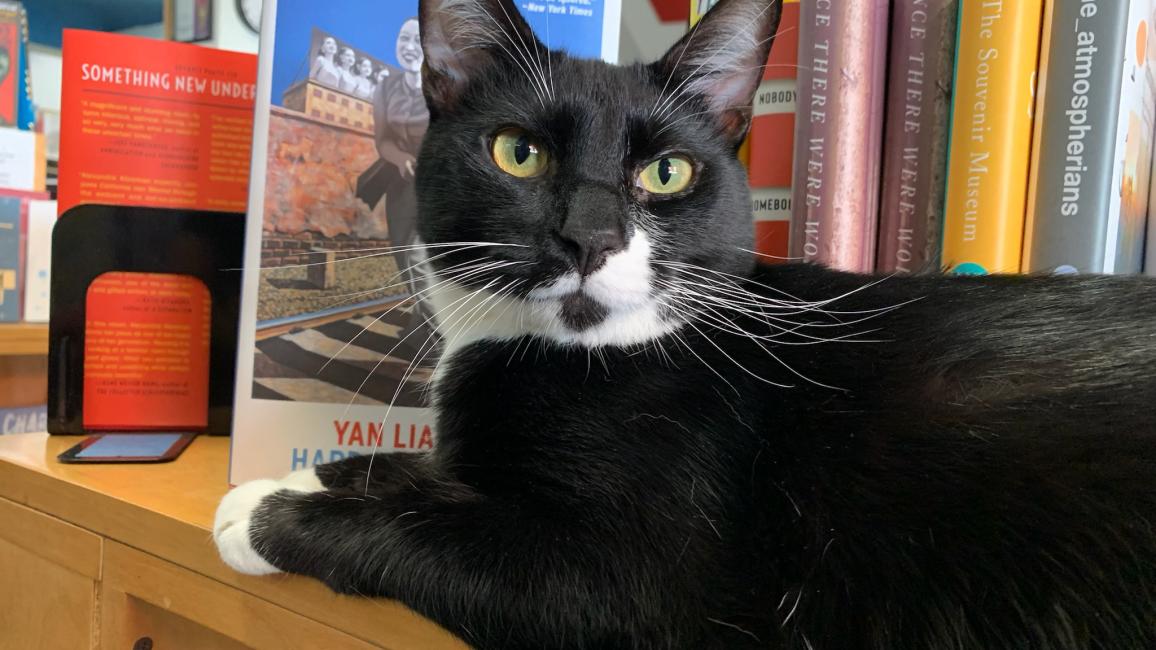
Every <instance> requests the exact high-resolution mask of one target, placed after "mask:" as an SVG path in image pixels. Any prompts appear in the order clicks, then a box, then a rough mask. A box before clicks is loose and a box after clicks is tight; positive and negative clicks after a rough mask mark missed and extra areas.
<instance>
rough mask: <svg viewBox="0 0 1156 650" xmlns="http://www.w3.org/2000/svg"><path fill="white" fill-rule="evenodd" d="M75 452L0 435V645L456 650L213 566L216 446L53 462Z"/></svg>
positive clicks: (401, 621)
mask: <svg viewBox="0 0 1156 650" xmlns="http://www.w3.org/2000/svg"><path fill="white" fill-rule="evenodd" d="M75 443H76V439H75V438H53V437H49V436H47V435H42V434H36V435H21V436H0V648H5V649H6V648H20V649H21V650H25V649H28V650H39V649H41V648H43V649H45V650H70V649H72V648H76V649H78V650H79V649H87V650H98V649H99V650H147V649H149V648H153V649H156V650H201V649H204V650H233V649H234V648H238V649H239V648H270V649H274V650H282V649H286V650H289V649H294V648H301V649H318V650H331V649H332V650H342V649H344V648H350V649H362V648H365V649H368V648H388V649H390V650H411V649H413V650H451V649H452V650H465V648H466V646H465V645H464V644H462V643H461V642H460V641H458V640H457V639H456V638H454V637H453V636H451V635H450V634H449V633H447V632H445V631H444V630H441V629H440V628H438V627H437V626H436V625H434V624H433V623H431V622H429V621H427V620H426V619H424V618H422V617H420V616H418V615H417V614H415V613H413V612H412V611H410V610H408V609H406V608H405V607H404V606H402V605H400V604H399V603H396V602H392V601H382V600H370V599H364V598H353V597H348V596H338V595H336V594H333V593H332V592H330V591H329V590H328V589H326V588H325V587H323V586H322V585H320V584H319V583H317V582H315V581H312V580H308V579H305V578H300V577H297V576H271V577H265V578H255V577H251V576H242V575H238V574H236V573H234V572H233V571H231V570H230V569H229V568H228V567H226V566H225V565H224V564H222V563H221V562H220V560H219V559H218V558H217V556H216V550H215V549H214V547H213V544H212V539H211V536H210V532H209V527H210V522H211V521H212V514H213V511H214V509H215V507H216V503H217V501H218V500H219V499H220V497H221V496H222V495H223V494H224V493H225V491H226V489H227V486H226V484H225V475H226V474H225V463H226V459H227V450H228V440H227V439H223V438H204V437H203V438H199V439H198V440H196V441H195V442H194V443H193V444H192V445H191V446H190V447H189V449H187V450H186V451H185V453H184V455H182V457H181V458H179V459H178V460H177V461H175V462H173V463H165V464H159V465H136V466H133V465H61V464H59V463H57V462H56V461H55V457H56V454H58V453H60V452H61V451H63V450H64V449H66V448H67V447H69V446H71V445H72V444H75Z"/></svg>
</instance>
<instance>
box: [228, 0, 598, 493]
mask: <svg viewBox="0 0 1156 650" xmlns="http://www.w3.org/2000/svg"><path fill="white" fill-rule="evenodd" d="M519 6H520V7H521V8H522V12H523V15H525V16H526V18H527V20H528V22H529V23H530V24H531V26H532V27H533V28H534V29H535V31H536V32H537V34H538V36H539V38H540V40H541V41H542V42H543V43H544V44H547V45H550V46H553V47H555V48H562V49H566V50H567V51H569V52H570V53H572V54H574V55H576V56H582V57H587V58H598V57H603V58H607V59H611V60H612V59H613V58H615V57H616V56H617V52H618V35H619V25H618V21H619V20H620V14H621V5H620V3H619V1H618V0H591V1H589V2H583V3H574V2H567V1H566V0H542V1H541V2H533V3H529V2H527V3H519ZM416 14H417V0H405V1H397V2H381V1H380V0H347V2H346V3H344V4H343V11H341V12H335V11H333V10H332V9H331V8H329V7H327V6H324V5H319V4H317V3H316V2H315V1H314V0H276V1H275V0H265V4H264V18H263V24H262V30H261V50H260V51H261V54H260V60H259V65H258V77H257V110H256V121H255V125H254V141H253V162H252V182H251V184H250V194H249V211H248V222H247V230H246V241H245V271H244V282H243V290H242V304H241V329H240V341H239V347H238V358H237V384H236V386H237V388H236V402H235V409H234V419H233V438H232V456H231V463H230V481H231V482H232V483H234V484H235V483H240V482H243V481H247V480H251V479H255V478H267V477H275V476H280V475H284V474H285V473H287V472H290V471H292V470H296V469H301V468H304V467H310V466H313V465H316V464H319V463H325V462H331V461H335V460H339V459H342V458H346V457H348V456H350V455H357V454H366V453H372V452H375V451H376V452H379V453H385V452H417V451H424V450H428V449H431V448H432V447H433V445H434V444H436V440H437V432H436V430H435V426H434V422H433V418H432V414H431V412H430V411H429V409H428V408H427V401H426V397H427V396H426V390H425V389H426V383H427V380H428V379H429V378H430V374H431V369H432V367H433V365H434V363H436V354H426V353H425V352H424V351H423V350H428V349H429V348H430V345H429V344H432V343H433V342H436V334H435V333H434V332H433V331H432V328H431V326H430V321H431V319H430V317H429V314H428V313H427V311H426V310H425V309H424V308H423V306H422V304H421V303H420V300H418V299H417V298H418V297H419V292H420V284H419V283H420V279H419V278H417V277H415V272H414V270H413V269H414V266H415V256H414V253H413V248H412V247H413V244H414V242H415V230H416V216H417V215H416V199H415V196H414V188H413V177H414V169H415V167H414V165H415V160H416V156H417V153H418V148H419V146H420V144H421V139H422V137H423V135H424V134H425V130H426V126H427V124H428V119H429V114H428V111H427V109H426V106H425V100H424V98H423V96H422V91H421V74H420V73H421V66H422V58H423V57H422V51H421V47H420V45H421V42H420V37H421V34H420V26H419V24H418V21H417V20H416V19H415V18H414V16H416ZM383 35H384V36H383Z"/></svg>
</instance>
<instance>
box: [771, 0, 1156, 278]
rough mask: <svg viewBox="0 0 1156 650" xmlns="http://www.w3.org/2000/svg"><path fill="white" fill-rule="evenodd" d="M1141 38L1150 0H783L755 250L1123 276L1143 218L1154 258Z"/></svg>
mask: <svg viewBox="0 0 1156 650" xmlns="http://www.w3.org/2000/svg"><path fill="white" fill-rule="evenodd" d="M1154 34H1156V0H1119V1H1117V0H1112V1H1111V2H1109V1H1108V0H1054V1H1051V2H1046V3H1045V2H1044V1H1043V0H1023V1H1022V2H1014V3H1012V2H999V1H994V2H993V1H984V0H892V1H888V0H864V1H862V2H847V3H827V2H821V1H818V0H800V1H796V2H789V1H788V2H785V3H784V5H783V20H782V24H781V26H780V29H779V34H778V37H777V39H776V42H775V46H774V52H773V53H772V55H771V60H770V61H769V62H768V66H767V70H766V74H765V76H764V81H763V85H762V86H761V88H760V90H759V93H758V96H757V97H756V100H755V104H754V113H755V118H754V122H753V124H752V132H751V137H750V151H749V169H750V179H751V187H752V201H753V212H754V218H755V223H756V234H757V240H758V251H759V252H760V253H763V254H764V255H767V256H771V257H774V258H790V259H802V260H806V261H815V262H820V263H824V264H827V265H830V266H833V267H836V268H840V269H845V270H849V271H857V272H870V271H878V272H885V273H891V272H900V273H904V272H919V271H924V270H931V269H937V268H945V269H948V270H951V271H953V272H957V273H1014V272H1032V273H1038V272H1045V273H1046V272H1060V273H1134V272H1139V271H1141V270H1142V267H1143V263H1144V249H1145V231H1146V230H1147V238H1148V246H1147V248H1148V249H1149V250H1150V251H1152V252H1151V253H1150V254H1149V255H1148V260H1147V266H1148V268H1147V270H1148V272H1149V273H1156V241H1154V240H1156V226H1149V225H1148V223H1147V222H1148V221H1149V220H1156V192H1150V187H1151V185H1152V184H1151V183H1150V175H1151V170H1152V155H1153V152H1152V142H1153V136H1154V129H1156V69H1154V68H1153V65H1154V63H1156V48H1149V42H1150V39H1151V38H1152V36H1153V35H1154ZM788 144H789V147H788V146H787V145H788ZM784 151H793V156H786V155H784V154H783V152H784ZM1150 204H1152V208H1151V209H1150ZM788 233H789V234H788Z"/></svg>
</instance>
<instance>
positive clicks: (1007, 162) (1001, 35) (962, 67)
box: [943, 0, 1043, 274]
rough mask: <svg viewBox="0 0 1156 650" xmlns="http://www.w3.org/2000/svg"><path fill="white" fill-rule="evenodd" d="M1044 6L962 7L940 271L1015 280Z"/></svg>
mask: <svg viewBox="0 0 1156 650" xmlns="http://www.w3.org/2000/svg"><path fill="white" fill-rule="evenodd" d="M1042 13H1043V2H1042V0H1016V2H1010V1H1004V0H964V2H963V3H962V4H961V5H960V15H959V45H958V48H957V56H956V75H955V83H954V88H955V96H954V99H953V109H952V131H951V153H950V156H949V160H948V172H947V200H946V203H945V210H944V233H943V264H944V265H945V266H946V267H947V268H948V269H950V270H952V271H954V272H957V273H969V274H983V273H1016V272H1018V271H1019V270H1020V260H1021V253H1022V247H1023V235H1024V210H1025V206H1026V200H1027V185H1028V164H1029V160H1030V157H1031V140H1032V107H1033V85H1034V79H1035V74H1036V64H1037V61H1038V55H1039V42H1040V20H1041V17H1042Z"/></svg>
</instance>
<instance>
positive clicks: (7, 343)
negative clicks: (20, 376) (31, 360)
mask: <svg viewBox="0 0 1156 650" xmlns="http://www.w3.org/2000/svg"><path fill="white" fill-rule="evenodd" d="M47 354H48V324H47V323H3V324H0V357H25V356H46V355H47Z"/></svg>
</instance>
